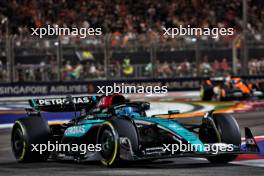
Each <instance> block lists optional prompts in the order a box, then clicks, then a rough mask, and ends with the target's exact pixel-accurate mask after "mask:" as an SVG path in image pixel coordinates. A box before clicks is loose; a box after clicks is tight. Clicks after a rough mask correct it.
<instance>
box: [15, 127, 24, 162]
mask: <svg viewBox="0 0 264 176" xmlns="http://www.w3.org/2000/svg"><path fill="white" fill-rule="evenodd" d="M12 141H13V142H12V146H13V151H14V153H15V155H16V157H19V156H20V155H21V154H22V153H23V148H24V138H23V133H22V131H21V129H19V128H18V129H16V130H15V131H14V133H13V140H12Z"/></svg>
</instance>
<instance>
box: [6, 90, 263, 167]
mask: <svg viewBox="0 0 264 176" xmlns="http://www.w3.org/2000/svg"><path fill="white" fill-rule="evenodd" d="M29 102H30V106H31V108H27V109H26V111H27V114H28V115H27V117H25V118H21V119H18V120H17V121H16V122H15V123H14V126H13V129H12V136H11V142H12V149H13V154H14V156H15V158H16V159H17V161H19V162H39V161H46V160H48V159H49V160H64V159H67V160H68V159H72V160H77V161H86V160H89V159H90V158H92V157H94V158H97V159H98V160H100V161H101V162H102V163H103V164H104V165H106V166H119V165H122V164H124V163H129V162H126V161H139V160H144V161H153V160H156V159H163V158H172V157H184V156H188V157H205V158H207V159H208V160H209V161H210V162H213V163H227V162H230V161H233V160H234V159H235V158H236V156H237V155H238V154H240V153H258V152H259V148H258V146H257V144H256V141H255V139H254V137H253V135H252V133H251V131H250V130H249V129H248V128H245V135H246V148H242V147H240V145H241V136H240V129H239V126H238V124H237V122H236V120H235V119H234V118H233V117H232V116H231V115H228V114H216V113H213V111H210V112H208V113H206V114H205V115H204V117H203V118H202V120H201V123H200V124H184V123H180V122H179V121H177V120H176V119H172V118H170V116H171V115H172V114H177V113H179V112H178V111H176V110H171V111H168V114H159V115H154V116H151V117H147V115H146V111H147V110H149V108H150V104H149V103H148V102H138V101H135V102H130V101H128V100H126V99H125V98H124V97H123V96H122V95H111V96H100V97H99V96H89V97H70V96H69V97H67V98H51V99H32V100H30V101H29ZM44 111H48V112H62V111H63V112H69V111H74V112H75V115H74V117H73V118H72V120H70V121H69V122H67V123H63V124H54V123H53V124H49V123H48V122H47V120H46V119H45V118H44V117H43V116H42V112H44ZM48 143H53V144H57V145H58V144H79V145H81V144H87V145H89V144H94V145H98V147H97V148H98V150H95V151H90V150H89V151H88V150H87V152H85V153H83V152H80V151H78V150H74V151H73V150H71V151H56V150H53V151H47V150H45V151H44V150H43V152H42V153H40V152H39V151H37V150H34V148H35V147H36V146H37V145H38V144H48ZM184 144H185V145H189V146H191V147H194V146H198V147H194V150H188V149H190V148H185V149H183V150H179V148H177V147H176V146H180V145H184ZM212 146H214V147H212ZM215 147H220V148H221V149H222V150H219V151H218V152H215V150H214V149H215Z"/></svg>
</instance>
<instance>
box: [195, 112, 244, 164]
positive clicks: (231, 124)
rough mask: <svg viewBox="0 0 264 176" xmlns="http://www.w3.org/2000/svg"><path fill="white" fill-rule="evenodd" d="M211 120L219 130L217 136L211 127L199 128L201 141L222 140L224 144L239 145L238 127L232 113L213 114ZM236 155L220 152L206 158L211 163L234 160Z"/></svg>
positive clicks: (213, 141) (214, 141)
mask: <svg viewBox="0 0 264 176" xmlns="http://www.w3.org/2000/svg"><path fill="white" fill-rule="evenodd" d="M213 120H214V123H215V125H216V128H217V130H218V132H219V136H218V135H217V134H216V133H215V131H214V130H213V128H201V129H200V131H199V137H200V139H201V140H202V141H203V142H205V143H217V142H222V143H226V144H233V145H235V146H239V145H240V144H241V134H240V129H239V126H238V124H237V122H236V120H235V118H234V117H233V116H232V115H229V114H213ZM219 138H220V139H219ZM236 157H237V155H235V154H220V155H216V156H210V157H207V160H208V161H210V162H211V163H228V162H231V161H233V160H235V158H236Z"/></svg>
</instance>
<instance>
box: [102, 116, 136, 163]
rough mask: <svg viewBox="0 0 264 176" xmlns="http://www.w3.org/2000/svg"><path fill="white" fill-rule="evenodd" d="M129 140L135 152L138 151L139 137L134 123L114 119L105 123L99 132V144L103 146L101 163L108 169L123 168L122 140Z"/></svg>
mask: <svg viewBox="0 0 264 176" xmlns="http://www.w3.org/2000/svg"><path fill="white" fill-rule="evenodd" d="M121 137H126V138H128V139H129V141H130V143H131V146H132V150H133V152H137V151H138V135H137V131H136V127H135V126H134V125H133V123H132V122H131V121H129V120H126V119H113V120H110V121H106V122H104V123H103V125H102V126H101V128H100V129H99V131H98V135H97V144H101V147H102V150H101V151H100V154H101V158H102V159H101V162H102V164H103V165H105V166H107V167H117V166H121V165H122V164H124V163H125V162H124V161H123V160H122V159H121V158H120V138H121Z"/></svg>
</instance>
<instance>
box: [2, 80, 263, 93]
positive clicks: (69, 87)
mask: <svg viewBox="0 0 264 176" xmlns="http://www.w3.org/2000/svg"><path fill="white" fill-rule="evenodd" d="M245 79H246V80H251V81H254V80H256V79H264V77H262V78H261V77H246V78H245ZM204 80H206V78H201V77H198V78H197V77H195V78H177V79H141V80H108V81H105V80H102V81H85V82H79V81H73V82H41V83H1V84H0V97H8V96H43V95H61V94H87V93H88V94H94V93H97V92H98V91H99V88H100V87H102V86H113V85H114V84H119V85H121V84H122V85H126V86H127V85H128V86H131V85H132V86H160V87H162V86H166V87H167V90H168V91H177V90H186V91H188V90H198V89H199V87H200V85H201V83H202V81H204Z"/></svg>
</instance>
